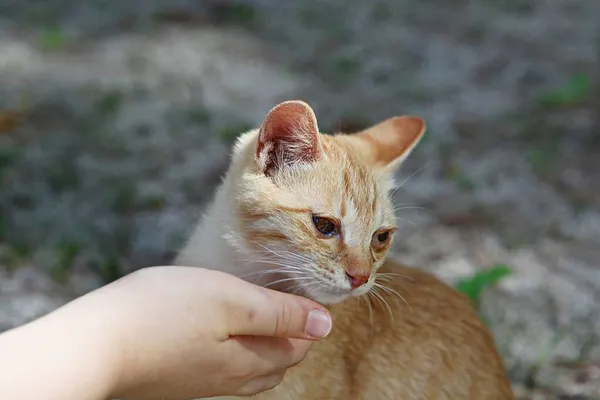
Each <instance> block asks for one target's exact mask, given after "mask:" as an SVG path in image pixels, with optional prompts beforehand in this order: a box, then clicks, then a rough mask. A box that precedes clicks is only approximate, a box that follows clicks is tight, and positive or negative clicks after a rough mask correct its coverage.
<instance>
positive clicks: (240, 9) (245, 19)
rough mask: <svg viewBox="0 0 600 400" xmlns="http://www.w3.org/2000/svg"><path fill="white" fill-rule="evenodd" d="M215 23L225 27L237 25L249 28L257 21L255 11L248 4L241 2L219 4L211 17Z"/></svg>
mask: <svg viewBox="0 0 600 400" xmlns="http://www.w3.org/2000/svg"><path fill="white" fill-rule="evenodd" d="M213 17H214V19H215V22H217V23H221V24H227V25H238V26H243V27H246V28H251V27H253V26H255V25H256V23H257V21H258V13H257V10H256V9H255V8H254V7H252V6H251V5H250V4H245V3H244V2H241V1H227V2H222V4H219V6H218V11H217V12H216V13H215V14H214V15H213Z"/></svg>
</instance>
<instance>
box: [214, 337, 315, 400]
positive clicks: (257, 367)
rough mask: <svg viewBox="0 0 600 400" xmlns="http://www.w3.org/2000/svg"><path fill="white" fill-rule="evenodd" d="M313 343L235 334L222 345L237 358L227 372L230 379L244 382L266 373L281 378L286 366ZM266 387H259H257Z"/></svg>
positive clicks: (300, 359) (288, 366)
mask: <svg viewBox="0 0 600 400" xmlns="http://www.w3.org/2000/svg"><path fill="white" fill-rule="evenodd" d="M313 343H314V342H311V341H306V340H301V339H286V338H272V337H259V336H237V337H234V338H231V339H229V340H228V341H227V342H225V343H223V344H222V345H225V346H227V347H228V353H229V354H231V355H232V356H234V357H235V358H236V360H238V361H237V362H236V364H235V366H234V368H233V369H232V371H231V373H232V379H233V380H234V381H239V382H244V383H245V382H254V381H257V380H261V379H262V378H264V377H268V376H271V377H273V376H280V377H281V379H282V378H283V375H284V374H285V372H286V371H287V369H288V368H291V367H293V366H295V365H296V364H298V363H299V362H300V361H302V360H303V359H304V357H305V356H306V354H307V353H308V351H309V350H310V347H311V345H312V344H313ZM249 373H250V376H248V374H249ZM278 383H279V382H277V384H278ZM273 386H274V385H273ZM269 388H270V387H264V388H263V387H262V386H261V390H267V389H269Z"/></svg>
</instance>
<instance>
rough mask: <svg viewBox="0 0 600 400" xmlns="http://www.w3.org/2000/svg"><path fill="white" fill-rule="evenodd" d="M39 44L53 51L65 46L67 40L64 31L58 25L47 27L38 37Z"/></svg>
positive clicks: (44, 48)
mask: <svg viewBox="0 0 600 400" xmlns="http://www.w3.org/2000/svg"><path fill="white" fill-rule="evenodd" d="M37 42H38V45H39V46H40V47H41V48H42V49H43V50H48V51H53V50H59V49H61V48H63V47H64V46H65V44H66V42H67V38H66V36H65V34H64V32H63V31H62V30H61V29H60V28H58V27H56V28H50V29H46V30H45V31H43V32H42V33H40V34H39V35H38V37H37Z"/></svg>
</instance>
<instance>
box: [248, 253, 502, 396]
mask: <svg viewBox="0 0 600 400" xmlns="http://www.w3.org/2000/svg"><path fill="white" fill-rule="evenodd" d="M378 276H379V278H378V279H377V283H378V285H383V287H382V286H378V287H376V294H371V295H370V300H367V299H366V298H351V299H349V300H347V301H345V302H343V303H341V304H338V305H336V306H333V307H332V308H331V313H332V315H333V318H334V328H333V330H332V332H331V334H330V335H329V337H328V338H327V339H325V340H323V341H321V342H319V343H316V344H315V346H314V347H313V349H312V350H311V352H309V354H308V355H307V357H306V359H305V360H304V361H303V362H301V363H300V364H299V365H298V366H296V367H294V368H292V369H291V370H289V371H288V373H287V374H286V377H285V380H284V382H283V383H282V384H281V385H280V386H278V387H277V388H275V389H274V390H271V391H269V392H267V393H263V394H262V395H259V396H257V397H256V398H257V399H264V400H266V399H280V400H288V399H289V400H296V399H298V400H300V399H302V400H319V399H323V400H325V399H331V400H337V399H339V400H342V399H343V400H353V399H356V400H359V399H360V400H377V399H401V400H413V399H415V400H417V399H419V400H423V399H436V400H438V399H439V400H441V399H460V400H466V399H473V400H475V399H477V400H487V399H490V400H491V399H498V400H508V399H513V396H512V393H511V390H510V386H509V383H508V381H507V378H506V373H505V370H504V367H503V364H502V361H501V359H500V357H499V355H498V354H497V352H496V350H495V344H494V340H493V338H492V336H491V334H490V333H489V331H488V330H487V328H486V327H485V325H484V324H483V323H482V322H481V321H480V320H479V318H478V316H477V313H476V311H475V310H474V309H473V307H472V306H471V304H470V302H469V300H468V299H466V298H465V297H464V296H462V295H461V294H459V293H458V292H456V291H455V290H454V289H452V288H450V287H449V286H447V285H445V284H443V283H442V282H441V281H439V280H438V279H437V278H435V277H433V276H432V275H430V274H428V273H425V272H422V271H419V270H415V269H412V268H407V267H403V266H400V265H397V264H394V263H392V262H389V261H388V262H387V263H386V265H385V266H384V267H383V268H382V269H381V270H380V273H378Z"/></svg>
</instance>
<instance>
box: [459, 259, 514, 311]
mask: <svg viewBox="0 0 600 400" xmlns="http://www.w3.org/2000/svg"><path fill="white" fill-rule="evenodd" d="M511 273H512V270H511V269H510V268H509V267H507V266H506V265H502V264H499V265H495V266H493V267H491V268H489V269H487V270H484V271H479V272H477V273H475V274H473V276H471V277H470V278H466V279H462V280H459V281H458V282H457V283H456V289H457V290H458V291H459V292H461V293H463V294H464V295H465V296H467V297H468V298H469V299H471V301H472V302H473V303H475V304H478V303H479V300H480V299H481V294H482V293H483V291H484V290H485V289H487V288H488V287H490V286H493V285H495V284H496V283H498V282H499V281H500V280H502V279H503V278H505V277H507V276H508V275H510V274H511Z"/></svg>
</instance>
